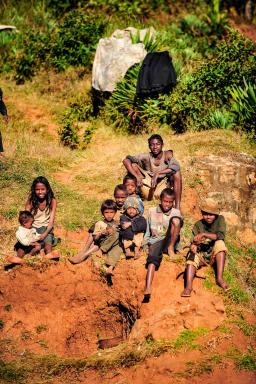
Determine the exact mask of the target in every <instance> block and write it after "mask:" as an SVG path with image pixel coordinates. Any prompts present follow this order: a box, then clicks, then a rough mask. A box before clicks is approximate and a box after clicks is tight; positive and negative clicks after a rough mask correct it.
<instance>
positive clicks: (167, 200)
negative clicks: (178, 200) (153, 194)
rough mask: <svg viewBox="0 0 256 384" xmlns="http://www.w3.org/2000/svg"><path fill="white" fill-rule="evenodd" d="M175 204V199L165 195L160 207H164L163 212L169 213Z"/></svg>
mask: <svg viewBox="0 0 256 384" xmlns="http://www.w3.org/2000/svg"><path fill="white" fill-rule="evenodd" d="M173 204H174V198H173V197H172V196H169V195H164V196H163V198H162V199H161V200H160V205H161V207H162V210H163V212H168V211H169V210H170V209H171V208H172V207H173Z"/></svg>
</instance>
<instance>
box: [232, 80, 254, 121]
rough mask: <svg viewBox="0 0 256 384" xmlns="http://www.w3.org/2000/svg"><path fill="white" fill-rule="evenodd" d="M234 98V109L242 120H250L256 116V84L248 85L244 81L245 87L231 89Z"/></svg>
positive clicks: (235, 86) (236, 86)
mask: <svg viewBox="0 0 256 384" xmlns="http://www.w3.org/2000/svg"><path fill="white" fill-rule="evenodd" d="M230 94H231V96H232V99H233V102H232V104H231V105H232V109H233V110H234V112H236V113H237V114H238V115H239V116H240V118H243V119H245V120H249V119H251V118H252V116H253V115H255V116H256V83H254V84H253V83H247V82H246V80H245V79H244V87H241V86H238V85H234V86H233V87H231V88H230Z"/></svg>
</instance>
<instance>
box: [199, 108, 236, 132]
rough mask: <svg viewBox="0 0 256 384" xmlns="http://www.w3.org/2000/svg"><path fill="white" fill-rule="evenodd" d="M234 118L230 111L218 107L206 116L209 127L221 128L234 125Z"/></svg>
mask: <svg viewBox="0 0 256 384" xmlns="http://www.w3.org/2000/svg"><path fill="white" fill-rule="evenodd" d="M234 120H235V119H234V116H233V115H232V113H230V112H228V111H226V110H223V111H221V110H219V109H217V110H215V111H213V112H211V113H210V114H209V115H208V116H207V118H206V121H207V123H208V124H209V128H221V129H232V128H233V127H234Z"/></svg>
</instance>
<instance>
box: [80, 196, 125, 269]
mask: <svg viewBox="0 0 256 384" xmlns="http://www.w3.org/2000/svg"><path fill="white" fill-rule="evenodd" d="M116 212H117V206H116V203H115V202H114V200H111V199H108V200H105V201H104V202H103V203H102V205H101V213H102V215H103V220H99V221H97V222H96V223H95V225H94V230H93V233H92V237H93V243H92V245H91V247H90V248H89V249H88V251H86V252H85V253H84V256H85V258H87V257H88V256H89V255H91V254H92V253H94V252H96V251H98V250H99V249H101V251H102V253H103V255H104V256H105V263H106V265H107V266H108V269H107V274H113V270H114V268H115V266H116V263H117V262H118V261H119V259H120V256H121V253H122V249H121V247H120V246H119V232H118V226H119V223H118V222H117V221H115V220H114V217H115V215H116Z"/></svg>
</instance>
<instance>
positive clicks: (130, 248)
mask: <svg viewBox="0 0 256 384" xmlns="http://www.w3.org/2000/svg"><path fill="white" fill-rule="evenodd" d="M56 206H57V203H56V199H55V197H54V193H53V191H52V188H51V186H50V184H49V182H48V180H47V179H46V178H45V177H43V176H39V177H37V178H36V179H35V180H34V181H33V183H32V185H31V190H30V195H29V198H28V201H27V203H26V207H25V210H24V211H21V212H20V214H19V223H20V226H19V228H18V230H17V232H16V237H17V243H16V244H15V250H16V256H10V257H9V258H8V261H9V262H11V263H15V264H23V263H24V260H23V257H24V256H25V255H26V254H29V255H35V254H37V253H38V252H39V251H40V250H41V249H43V250H44V253H45V257H46V258H49V259H54V258H58V257H59V256H60V253H59V251H53V247H54V246H55V245H56V243H57V240H56V238H55V237H54V234H53V226H54V218H55V212H56ZM200 208H201V212H202V219H201V220H199V221H198V222H196V224H195V226H194V228H193V231H192V238H191V245H190V250H189V252H188V254H187V257H186V271H185V289H184V290H183V292H182V293H181V296H182V297H189V296H190V295H191V292H192V283H193V279H194V276H195V274H196V270H197V269H198V268H200V267H201V266H202V265H205V264H207V263H210V264H212V265H213V264H214V265H216V282H217V284H218V285H219V286H220V287H222V288H223V289H224V290H227V289H228V285H227V284H226V282H225V281H224V280H223V271H224V265H225V258H226V252H227V249H226V246H225V243H224V239H225V231H226V228H225V220H224V217H223V216H221V215H219V211H218V208H217V207H216V206H215V205H214V202H212V201H211V200H210V199H206V200H205V201H204V203H202V205H201V207H200ZM101 213H102V219H101V220H99V221H97V222H96V223H95V224H94V225H93V226H92V227H91V228H90V229H89V236H88V238H87V240H86V243H85V245H84V247H83V249H82V250H81V251H80V252H79V253H78V254H77V255H75V256H73V257H70V258H69V261H70V262H71V263H73V264H77V263H80V262H82V261H84V260H85V259H86V258H87V257H89V256H90V255H91V254H92V253H93V252H95V251H97V250H99V249H100V250H101V252H102V254H103V257H104V260H105V263H106V267H107V269H106V274H108V275H112V274H113V273H114V269H115V266H116V264H117V263H118V261H119V260H120V258H121V255H122V254H125V256H126V258H134V259H138V258H139V257H141V255H142V250H143V249H145V250H146V252H147V260H146V268H147V275H146V285H145V292H144V294H145V296H144V302H148V301H149V300H150V296H151V287H152V281H153V277H154V273H155V271H156V270H158V268H159V267H160V264H161V260H162V257H163V253H167V254H168V255H169V257H170V258H171V259H172V258H174V257H176V256H175V253H177V252H178V245H179V233H180V229H181V227H182V223H183V219H182V215H181V213H180V210H179V209H177V208H175V195H174V192H173V190H172V189H170V188H165V189H163V190H162V192H161V195H160V202H159V204H158V205H157V206H156V207H153V208H150V209H149V212H148V215H147V219H146V218H145V217H144V216H143V214H144V205H143V201H142V200H141V198H140V196H139V195H138V191H137V180H136V178H135V177H134V176H133V175H127V176H125V178H124V180H123V184H119V185H117V186H116V187H115V189H114V199H107V200H105V201H104V202H103V203H102V205H101Z"/></svg>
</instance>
